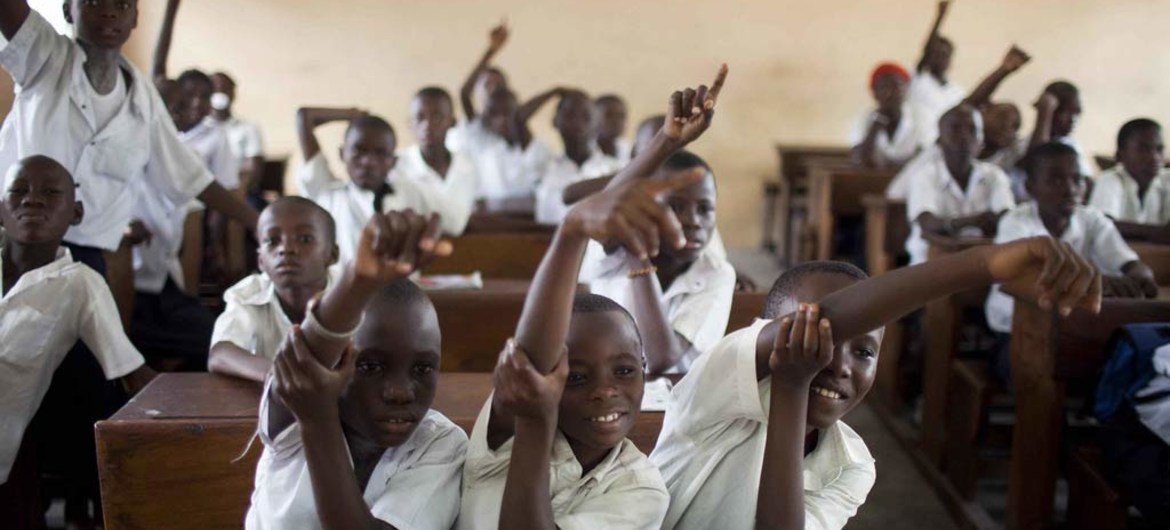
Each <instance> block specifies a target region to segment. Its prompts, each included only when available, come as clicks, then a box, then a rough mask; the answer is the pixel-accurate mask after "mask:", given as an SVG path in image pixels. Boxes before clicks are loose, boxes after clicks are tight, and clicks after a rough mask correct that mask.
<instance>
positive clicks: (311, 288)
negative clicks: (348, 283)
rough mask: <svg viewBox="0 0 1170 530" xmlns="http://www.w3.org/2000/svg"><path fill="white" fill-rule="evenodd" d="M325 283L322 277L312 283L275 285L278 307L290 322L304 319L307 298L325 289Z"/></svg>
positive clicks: (307, 303) (307, 302)
mask: <svg viewBox="0 0 1170 530" xmlns="http://www.w3.org/2000/svg"><path fill="white" fill-rule="evenodd" d="M325 283H326V281H325V279H322V280H321V281H320V282H318V283H316V284H314V285H289V286H285V287H281V286H277V287H276V296H277V298H278V299H279V300H280V307H281V309H283V310H284V314H285V315H287V316H288V320H289V321H290V322H300V321H302V320H304V319H305V307H306V306H308V305H309V300H310V299H312V298H313V297H314V296H316V295H317V293H319V292H321V291H324V290H325Z"/></svg>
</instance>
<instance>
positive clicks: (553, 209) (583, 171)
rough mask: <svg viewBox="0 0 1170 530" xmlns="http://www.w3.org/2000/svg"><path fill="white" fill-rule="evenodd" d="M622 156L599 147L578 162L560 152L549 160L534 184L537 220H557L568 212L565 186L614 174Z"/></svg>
mask: <svg viewBox="0 0 1170 530" xmlns="http://www.w3.org/2000/svg"><path fill="white" fill-rule="evenodd" d="M622 167H624V165H623V164H622V162H621V160H618V159H616V158H614V157H612V156H609V155H607V154H605V153H603V152H601V150H600V149H594V150H593V152H592V153H591V154H590V155H589V158H588V159H587V160H585V163H584V164H581V165H580V166H578V165H577V163H576V162H573V161H572V160H570V159H569V157H567V156H564V155H561V156H559V157H557V158H556V159H554V160H553V161H552V162H550V163H549V164H548V167H547V168H546V169H545V172H544V177H543V178H541V179H540V185H539V186H537V187H536V222H538V223H542V224H549V225H555V224H560V222H561V221H563V220H564V219H565V214H567V213H569V206H568V205H566V204H565V199H564V192H565V188H567V187H569V186H570V185H572V184H574V183H577V182H581V181H582V180H588V179H592V178H597V177H604V176H606V175H613V174H615V173H617V172H618V171H621V169H622Z"/></svg>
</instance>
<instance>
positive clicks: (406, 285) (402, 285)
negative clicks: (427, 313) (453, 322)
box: [370, 278, 433, 306]
mask: <svg viewBox="0 0 1170 530" xmlns="http://www.w3.org/2000/svg"><path fill="white" fill-rule="evenodd" d="M370 302H371V303H378V304H382V305H388V306H406V305H411V304H416V303H425V304H426V305H433V304H432V303H431V297H429V296H427V293H426V291H423V290H422V288H421V287H419V286H418V285H417V284H415V283H414V282H412V281H410V279H408V278H399V279H397V280H394V281H392V282H390V283H388V284H386V285H385V286H384V287H382V288H381V289H379V290H378V293H377V294H376V295H375V296H374V298H373V300H371V301H370Z"/></svg>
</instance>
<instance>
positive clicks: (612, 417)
mask: <svg viewBox="0 0 1170 530" xmlns="http://www.w3.org/2000/svg"><path fill="white" fill-rule="evenodd" d="M624 415H625V413H624V412H612V413H609V414H606V415H605V416H596V417H593V418H589V421H590V422H593V423H611V422H615V421H618V420H619V419H621V417H622V416H624Z"/></svg>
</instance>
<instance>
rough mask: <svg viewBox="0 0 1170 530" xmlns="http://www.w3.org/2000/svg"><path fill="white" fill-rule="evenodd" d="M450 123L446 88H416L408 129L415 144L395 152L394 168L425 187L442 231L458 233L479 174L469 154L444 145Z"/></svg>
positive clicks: (469, 208)
mask: <svg viewBox="0 0 1170 530" xmlns="http://www.w3.org/2000/svg"><path fill="white" fill-rule="evenodd" d="M453 125H455V105H454V102H453V101H452V100H451V95H450V94H448V93H447V91H446V90H443V89H442V88H439V87H434V86H432V87H425V88H423V89H421V90H419V91H418V92H416V93H415V95H414V98H413V99H411V100H410V129H411V131H413V132H414V136H415V138H416V139H417V140H418V144H416V145H412V146H410V147H408V148H406V149H405V150H404V151H402V152H401V153H400V154H399V155H398V163H397V164H395V165H394V171H395V172H396V173H398V174H399V175H400V176H401V177H403V178H406V179H409V180H411V181H412V182H414V183H416V184H418V187H419V188H422V189H423V190H425V191H426V193H427V195H428V196H429V197H430V198H431V199H432V202H433V206H434V210H435V213H438V214H439V218H440V219H442V223H443V232H444V233H446V234H448V235H452V236H458V235H460V234H462V233H463V229H464V228H466V227H467V220H468V219H469V218H470V217H471V211H472V210H473V209H474V208H475V194H476V191H477V189H476V188H477V186H478V185H479V178H478V177H477V176H476V172H475V163H473V162H472V161H471V159H470V158H468V157H467V156H466V155H464V154H463V153H459V152H455V151H451V150H449V149H447V145H446V141H447V131H449V130H450V129H451V127H452V126H453Z"/></svg>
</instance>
